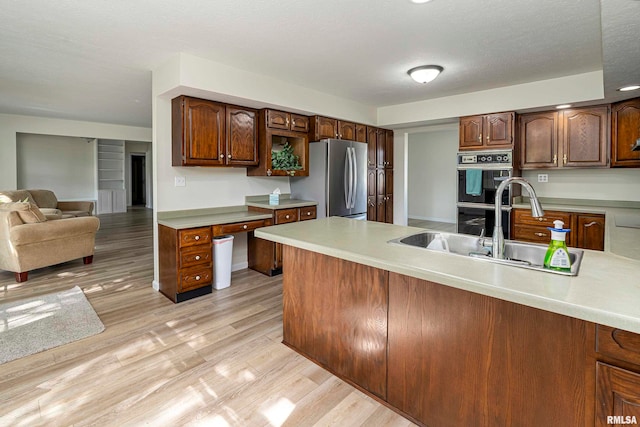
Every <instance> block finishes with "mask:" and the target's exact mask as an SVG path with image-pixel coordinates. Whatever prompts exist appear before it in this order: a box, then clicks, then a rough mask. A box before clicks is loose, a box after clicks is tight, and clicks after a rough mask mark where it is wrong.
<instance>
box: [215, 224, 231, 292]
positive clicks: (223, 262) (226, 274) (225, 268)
mask: <svg viewBox="0 0 640 427" xmlns="http://www.w3.org/2000/svg"><path fill="white" fill-rule="evenodd" d="M232 254H233V236H219V237H214V238H213V260H214V267H213V278H214V280H213V287H214V288H215V289H224V288H228V287H229V285H231V255H232Z"/></svg>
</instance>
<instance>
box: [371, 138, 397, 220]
mask: <svg viewBox="0 0 640 427" xmlns="http://www.w3.org/2000/svg"><path fill="white" fill-rule="evenodd" d="M367 166H368V168H367V219H368V220H369V221H378V222H387V223H390V224H392V223H393V131H392V130H389V129H379V128H375V127H367Z"/></svg>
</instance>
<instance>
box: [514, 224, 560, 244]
mask: <svg viewBox="0 0 640 427" xmlns="http://www.w3.org/2000/svg"><path fill="white" fill-rule="evenodd" d="M511 238H512V239H513V240H523V241H525V242H533V243H549V242H550V241H551V231H550V230H547V227H534V226H531V225H529V226H527V225H518V224H515V225H514V227H513V235H512V236H511Z"/></svg>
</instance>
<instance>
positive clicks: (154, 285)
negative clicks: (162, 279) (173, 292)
mask: <svg viewBox="0 0 640 427" xmlns="http://www.w3.org/2000/svg"><path fill="white" fill-rule="evenodd" d="M151 286H152V287H153V289H154V290H156V291H160V283H158V281H157V280H154V281H153V282H151Z"/></svg>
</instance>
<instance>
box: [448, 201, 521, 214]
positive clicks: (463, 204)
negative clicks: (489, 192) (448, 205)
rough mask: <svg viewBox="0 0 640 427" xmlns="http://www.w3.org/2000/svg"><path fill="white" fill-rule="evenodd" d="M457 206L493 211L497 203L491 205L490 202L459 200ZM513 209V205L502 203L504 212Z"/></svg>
mask: <svg viewBox="0 0 640 427" xmlns="http://www.w3.org/2000/svg"><path fill="white" fill-rule="evenodd" d="M456 206H457V207H459V208H470V209H484V210H487V211H492V210H495V209H496V205H491V204H488V203H468V202H458V203H456ZM511 209H513V208H512V207H511V206H505V205H502V209H501V210H502V212H505V211H506V212H511Z"/></svg>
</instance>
